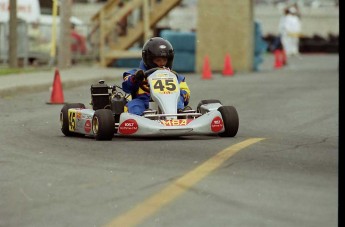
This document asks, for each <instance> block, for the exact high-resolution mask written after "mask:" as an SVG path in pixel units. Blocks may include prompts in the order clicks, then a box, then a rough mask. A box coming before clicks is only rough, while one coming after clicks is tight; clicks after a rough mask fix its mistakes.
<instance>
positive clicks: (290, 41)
mask: <svg viewBox="0 0 345 227" xmlns="http://www.w3.org/2000/svg"><path fill="white" fill-rule="evenodd" d="M285 14H286V15H285V16H284V17H282V19H281V21H280V24H279V31H280V34H281V42H282V45H283V49H284V50H285V53H286V55H287V57H290V56H298V55H299V37H300V35H301V30H302V25H301V21H300V18H299V16H298V11H297V8H296V7H295V6H291V7H289V8H288V9H286V10H285Z"/></svg>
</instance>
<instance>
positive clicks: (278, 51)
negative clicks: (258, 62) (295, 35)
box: [274, 50, 283, 69]
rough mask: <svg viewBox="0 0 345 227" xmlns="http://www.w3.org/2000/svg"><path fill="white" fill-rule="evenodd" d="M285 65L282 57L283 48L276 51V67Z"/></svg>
mask: <svg viewBox="0 0 345 227" xmlns="http://www.w3.org/2000/svg"><path fill="white" fill-rule="evenodd" d="M281 67H283V62H282V59H281V50H275V51H274V68H275V69H279V68H281Z"/></svg>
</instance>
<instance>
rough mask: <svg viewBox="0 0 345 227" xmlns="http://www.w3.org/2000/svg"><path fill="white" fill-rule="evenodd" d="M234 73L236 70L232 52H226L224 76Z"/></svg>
mask: <svg viewBox="0 0 345 227" xmlns="http://www.w3.org/2000/svg"><path fill="white" fill-rule="evenodd" d="M233 75H234V70H233V69H232V65H231V58H230V54H226V56H225V61H224V69H223V76H233Z"/></svg>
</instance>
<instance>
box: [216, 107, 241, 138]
mask: <svg viewBox="0 0 345 227" xmlns="http://www.w3.org/2000/svg"><path fill="white" fill-rule="evenodd" d="M218 111H219V112H220V113H221V114H222V118H223V122H224V128H225V131H224V132H222V133H219V136H222V137H234V136H235V135H236V134H237V131H238V126H239V119H238V114H237V110H236V109H235V107H233V106H221V107H219V108H218Z"/></svg>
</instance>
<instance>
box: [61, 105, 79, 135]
mask: <svg viewBox="0 0 345 227" xmlns="http://www.w3.org/2000/svg"><path fill="white" fill-rule="evenodd" d="M71 108H81V109H85V105H84V104H83V103H69V104H65V105H64V106H63V107H62V109H61V112H60V125H61V131H62V133H63V134H64V135H65V136H75V135H76V134H77V133H75V132H71V131H70V130H69V122H68V109H71Z"/></svg>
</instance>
